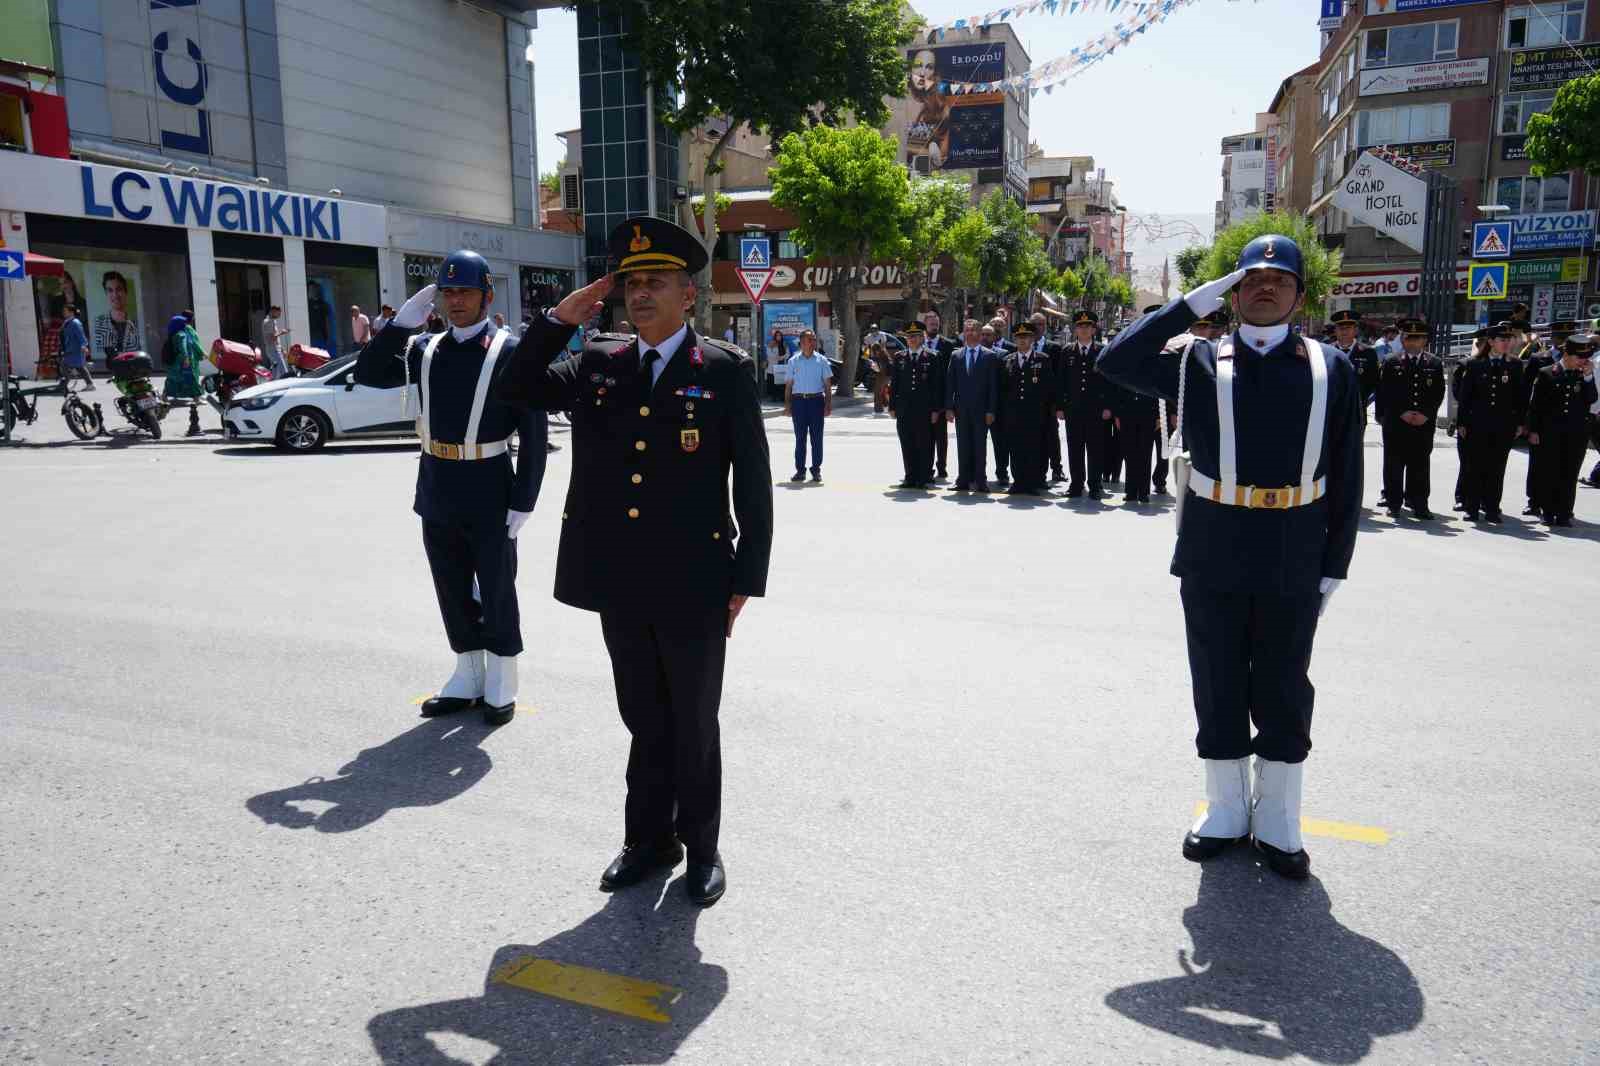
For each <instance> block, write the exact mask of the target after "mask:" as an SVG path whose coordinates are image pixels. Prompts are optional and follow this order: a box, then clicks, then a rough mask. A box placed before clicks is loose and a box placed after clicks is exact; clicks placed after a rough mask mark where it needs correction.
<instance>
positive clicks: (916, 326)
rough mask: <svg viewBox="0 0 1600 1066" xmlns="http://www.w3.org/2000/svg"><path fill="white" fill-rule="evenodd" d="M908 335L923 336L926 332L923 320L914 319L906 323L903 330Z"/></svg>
mask: <svg viewBox="0 0 1600 1066" xmlns="http://www.w3.org/2000/svg"><path fill="white" fill-rule="evenodd" d="M901 332H902V333H904V334H905V335H906V336H907V337H921V336H923V335H924V334H925V333H926V330H925V329H924V328H923V325H922V323H921V322H917V321H915V320H912V321H910V322H907V323H906V328H905V329H903V330H901Z"/></svg>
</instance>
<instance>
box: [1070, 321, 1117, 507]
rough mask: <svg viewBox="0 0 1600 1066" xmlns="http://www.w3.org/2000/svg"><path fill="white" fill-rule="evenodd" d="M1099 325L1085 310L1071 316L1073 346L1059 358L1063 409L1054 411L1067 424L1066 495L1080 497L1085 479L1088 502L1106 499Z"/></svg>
mask: <svg viewBox="0 0 1600 1066" xmlns="http://www.w3.org/2000/svg"><path fill="white" fill-rule="evenodd" d="M1099 325H1100V317H1099V316H1098V315H1096V314H1095V313H1094V312H1093V311H1091V310H1089V309H1088V308H1087V307H1086V308H1083V309H1082V310H1080V311H1078V312H1077V313H1076V314H1074V315H1073V316H1072V334H1073V343H1071V344H1068V345H1067V348H1066V351H1065V353H1064V354H1063V355H1062V366H1063V368H1064V375H1065V381H1064V382H1063V388H1062V390H1061V395H1062V400H1063V406H1062V408H1061V409H1060V410H1059V411H1058V412H1057V414H1058V415H1059V416H1060V417H1061V418H1063V419H1064V420H1065V421H1066V424H1067V470H1068V471H1069V472H1070V473H1071V474H1072V481H1071V483H1070V484H1068V486H1067V495H1068V496H1073V497H1076V496H1082V495H1083V490H1084V484H1085V477H1086V476H1087V479H1088V482H1087V483H1088V488H1089V498H1090V499H1091V500H1099V499H1104V497H1105V493H1103V492H1102V491H1101V486H1100V478H1101V468H1100V467H1101V462H1102V453H1103V452H1104V450H1105V430H1104V429H1102V428H1101V425H1100V423H1101V421H1102V420H1105V419H1109V418H1110V417H1111V409H1110V407H1109V405H1108V403H1107V391H1108V390H1107V388H1106V383H1105V381H1104V379H1103V378H1101V376H1100V370H1099V368H1098V367H1097V366H1096V360H1097V359H1098V358H1099V357H1100V353H1101V351H1103V350H1104V348H1105V346H1104V345H1102V344H1100V343H1099V342H1098V341H1096V340H1095V339H1094V334H1095V330H1096V329H1097V328H1098V327H1099ZM1085 458H1087V460H1088V462H1087V464H1086V463H1085Z"/></svg>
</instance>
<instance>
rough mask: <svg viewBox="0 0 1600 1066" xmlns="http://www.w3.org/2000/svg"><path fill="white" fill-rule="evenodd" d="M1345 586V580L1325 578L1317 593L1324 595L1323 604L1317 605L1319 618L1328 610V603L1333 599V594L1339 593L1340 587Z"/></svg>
mask: <svg viewBox="0 0 1600 1066" xmlns="http://www.w3.org/2000/svg"><path fill="white" fill-rule="evenodd" d="M1342 584H1344V579H1343V578H1339V577H1325V578H1323V579H1322V583H1321V584H1320V585H1318V586H1317V591H1318V592H1320V593H1322V602H1321V603H1319V604H1318V605H1317V617H1318V618H1321V617H1322V612H1323V611H1326V610H1327V609H1328V601H1329V600H1331V599H1333V594H1334V593H1335V592H1338V591H1339V586H1340V585H1342Z"/></svg>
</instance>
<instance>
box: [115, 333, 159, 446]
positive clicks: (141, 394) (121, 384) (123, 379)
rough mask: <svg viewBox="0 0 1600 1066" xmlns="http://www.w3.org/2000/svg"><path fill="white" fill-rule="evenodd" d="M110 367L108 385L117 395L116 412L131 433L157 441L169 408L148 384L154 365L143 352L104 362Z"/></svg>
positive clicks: (124, 354) (126, 353)
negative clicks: (136, 431) (141, 433)
mask: <svg viewBox="0 0 1600 1066" xmlns="http://www.w3.org/2000/svg"><path fill="white" fill-rule="evenodd" d="M108 362H109V363H110V366H111V383H112V384H113V385H115V386H116V388H117V392H118V393H120V395H119V396H118V397H117V410H118V411H121V412H122V417H124V418H126V419H127V420H128V421H129V422H130V423H131V424H132V425H133V426H134V428H135V429H142V430H145V431H146V432H147V433H149V434H150V435H151V436H152V437H154V438H155V439H156V440H160V439H161V420H162V419H163V418H165V417H167V412H168V411H169V410H170V408H169V407H168V405H167V402H166V401H165V400H163V399H162V398H161V395H160V393H158V392H156V388H155V386H154V385H152V384H150V375H151V374H152V373H153V372H154V370H155V363H154V362H153V361H152V360H151V358H150V356H149V355H148V354H146V353H144V352H123V353H122V354H121V355H114V356H112V357H111V359H110V360H108Z"/></svg>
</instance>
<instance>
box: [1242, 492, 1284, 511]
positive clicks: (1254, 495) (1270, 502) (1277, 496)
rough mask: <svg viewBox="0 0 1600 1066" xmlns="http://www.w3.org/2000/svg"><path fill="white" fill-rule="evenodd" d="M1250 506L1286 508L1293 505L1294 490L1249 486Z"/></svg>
mask: <svg viewBox="0 0 1600 1066" xmlns="http://www.w3.org/2000/svg"><path fill="white" fill-rule="evenodd" d="M1250 506H1251V507H1260V508H1265V509H1266V510H1269V511H1278V510H1287V509H1288V508H1290V507H1293V506H1294V490H1293V489H1258V488H1251V490H1250Z"/></svg>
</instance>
